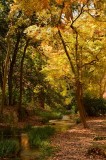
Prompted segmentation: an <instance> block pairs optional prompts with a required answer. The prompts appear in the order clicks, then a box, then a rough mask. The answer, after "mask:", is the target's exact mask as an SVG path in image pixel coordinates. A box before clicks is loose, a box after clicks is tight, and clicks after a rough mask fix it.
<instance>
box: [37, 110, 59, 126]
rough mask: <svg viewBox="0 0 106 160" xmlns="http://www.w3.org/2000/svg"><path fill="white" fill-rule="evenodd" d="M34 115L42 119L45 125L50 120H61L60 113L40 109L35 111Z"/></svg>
mask: <svg viewBox="0 0 106 160" xmlns="http://www.w3.org/2000/svg"><path fill="white" fill-rule="evenodd" d="M35 114H36V115H38V116H40V117H42V122H43V123H47V122H48V121H49V120H51V119H61V118H62V114H61V113H60V112H54V111H45V110H41V109H36V110H35Z"/></svg>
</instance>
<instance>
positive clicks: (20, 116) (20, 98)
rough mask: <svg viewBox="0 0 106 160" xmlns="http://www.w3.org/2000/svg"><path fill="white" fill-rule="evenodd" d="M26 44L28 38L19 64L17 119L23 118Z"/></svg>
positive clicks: (27, 42)
mask: <svg viewBox="0 0 106 160" xmlns="http://www.w3.org/2000/svg"><path fill="white" fill-rule="evenodd" d="M28 44H29V39H28V40H27V41H26V45H25V47H24V52H23V56H22V59H21V66H20V95H19V106H18V119H19V121H21V120H22V118H23V117H22V93H23V67H24V59H25V54H26V50H27V47H28Z"/></svg>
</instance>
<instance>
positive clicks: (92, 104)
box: [84, 97, 106, 116]
mask: <svg viewBox="0 0 106 160" xmlns="http://www.w3.org/2000/svg"><path fill="white" fill-rule="evenodd" d="M84 106H85V110H86V113H87V115H88V116H99V115H104V114H106V101H105V100H104V99H102V98H91V97H85V98H84Z"/></svg>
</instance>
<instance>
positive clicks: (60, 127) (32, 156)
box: [19, 115, 75, 160]
mask: <svg viewBox="0 0 106 160" xmlns="http://www.w3.org/2000/svg"><path fill="white" fill-rule="evenodd" d="M49 125H51V126H53V127H54V128H56V131H58V132H64V131H66V130H68V129H69V128H71V127H72V126H73V125H75V123H74V122H73V121H72V120H71V119H70V116H68V115H64V116H63V118H62V119H61V120H50V121H49ZM33 127H35V126H33ZM19 142H20V146H21V152H20V156H19V160H38V157H39V151H38V150H36V149H31V148H30V146H29V140H28V135H27V133H20V135H19Z"/></svg>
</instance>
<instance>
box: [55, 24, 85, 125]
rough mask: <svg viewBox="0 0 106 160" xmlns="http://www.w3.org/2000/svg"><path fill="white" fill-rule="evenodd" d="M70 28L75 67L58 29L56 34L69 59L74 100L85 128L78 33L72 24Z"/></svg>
mask: <svg viewBox="0 0 106 160" xmlns="http://www.w3.org/2000/svg"><path fill="white" fill-rule="evenodd" d="M71 28H72V29H73V30H74V32H75V34H76V43H75V56H76V57H75V58H76V60H75V62H76V68H75V66H74V64H73V61H72V60H71V57H70V55H69V52H68V50H67V47H66V43H65V41H64V38H63V36H62V34H61V31H60V30H59V29H58V34H59V36H60V39H61V42H62V44H63V48H64V51H65V54H66V56H67V58H68V60H69V63H70V67H71V69H72V72H73V74H74V77H75V80H76V102H77V106H78V110H79V113H80V118H81V121H82V123H83V126H84V128H87V127H88V126H87V123H86V118H85V110H84V105H83V93H82V84H81V83H80V80H81V78H82V73H81V72H82V70H81V68H80V65H81V64H80V63H81V62H80V60H81V59H80V58H81V56H80V55H79V53H78V33H77V31H76V29H75V28H74V27H73V26H71Z"/></svg>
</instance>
